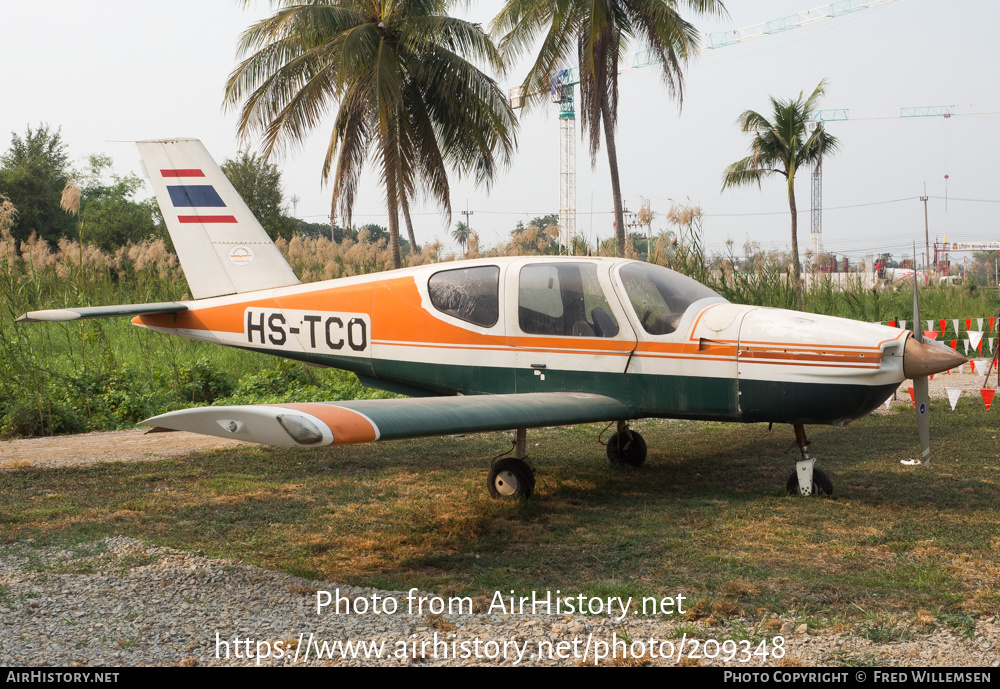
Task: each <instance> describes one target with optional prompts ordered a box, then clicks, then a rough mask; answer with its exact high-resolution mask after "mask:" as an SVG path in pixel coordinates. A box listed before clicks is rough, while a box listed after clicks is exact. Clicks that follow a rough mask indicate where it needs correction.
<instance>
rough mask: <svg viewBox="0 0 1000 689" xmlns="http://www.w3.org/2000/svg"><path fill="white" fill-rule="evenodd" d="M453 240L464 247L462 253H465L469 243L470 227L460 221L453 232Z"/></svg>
mask: <svg viewBox="0 0 1000 689" xmlns="http://www.w3.org/2000/svg"><path fill="white" fill-rule="evenodd" d="M451 238H452V239H454V240H455V241H456V242H458V243H459V244H461V245H462V253H465V247H466V245H467V244H468V243H469V226H468V225H466V224H465V223H464V222H462V221H461V220H459V221H458V222H457V223H455V229H454V230H452V231H451Z"/></svg>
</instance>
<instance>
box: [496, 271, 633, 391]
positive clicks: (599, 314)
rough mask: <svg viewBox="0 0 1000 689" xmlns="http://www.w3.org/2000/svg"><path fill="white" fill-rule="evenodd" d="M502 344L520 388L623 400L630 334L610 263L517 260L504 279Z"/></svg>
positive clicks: (630, 328)
mask: <svg viewBox="0 0 1000 689" xmlns="http://www.w3.org/2000/svg"><path fill="white" fill-rule="evenodd" d="M506 295H507V299H506V302H507V310H506V314H505V315H506V336H507V344H508V345H509V346H510V347H511V348H512V350H513V352H514V361H515V371H514V386H515V390H516V391H517V392H518V393H524V392H594V393H598V394H605V395H608V396H611V397H614V398H616V399H622V400H624V399H626V398H627V388H626V384H625V376H624V370H625V364H626V361H627V359H628V355H629V353H630V352H631V351H632V349H633V347H634V346H635V332H634V331H633V330H632V327H631V326H630V325H629V322H628V319H627V318H626V316H625V313H624V311H623V309H622V306H621V304H620V303H619V301H618V299H617V297H616V296H615V292H614V290H613V289H612V288H611V279H610V264H607V263H604V262H598V261H586V260H580V261H567V260H560V261H547V262H545V261H538V260H532V261H525V262H524V263H521V264H519V265H511V266H510V267H509V269H508V271H507V281H506Z"/></svg>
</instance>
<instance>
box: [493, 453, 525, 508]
mask: <svg viewBox="0 0 1000 689" xmlns="http://www.w3.org/2000/svg"><path fill="white" fill-rule="evenodd" d="M486 489H487V490H489V492H490V497H491V498H494V499H496V498H510V497H519V498H527V497H530V496H531V493H532V491H533V490H535V472H533V471H532V470H531V467H529V466H528V465H527V463H525V462H523V461H522V460H520V459H515V458H514V457H507V458H506V459H501V460H500V461H498V462H496V463H495V464H494V465H493V466H491V467H490V471H489V474H488V476H487V478H486Z"/></svg>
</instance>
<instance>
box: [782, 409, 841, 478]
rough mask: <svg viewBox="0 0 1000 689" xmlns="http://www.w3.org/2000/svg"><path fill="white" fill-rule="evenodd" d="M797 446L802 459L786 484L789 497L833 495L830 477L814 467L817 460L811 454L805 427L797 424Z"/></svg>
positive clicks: (796, 464)
mask: <svg viewBox="0 0 1000 689" xmlns="http://www.w3.org/2000/svg"><path fill="white" fill-rule="evenodd" d="M795 444H796V445H798V446H799V452H801V453H802V459H800V460H799V461H798V462H796V463H795V471H793V472H792V475H791V476H789V477H788V482H787V483H786V484H785V487H786V489H787V490H788V493H789V495H833V483H832V482H831V481H830V477H829V476H827V475H826V473H825V472H824V471H822V470H821V469H817V468H815V466H813V465H814V464H815V463H816V459H815V458H814V457H813V456H812V455H811V454H809V445H810V444H811V443H810V442H809V441H808V440H807V439H806V428H805V426H803V425H802V424H800V423H797V424H795Z"/></svg>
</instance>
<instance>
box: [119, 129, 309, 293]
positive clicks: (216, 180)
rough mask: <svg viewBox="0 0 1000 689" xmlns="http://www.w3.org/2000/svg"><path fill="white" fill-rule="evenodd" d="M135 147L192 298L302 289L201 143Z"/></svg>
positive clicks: (180, 141)
mask: <svg viewBox="0 0 1000 689" xmlns="http://www.w3.org/2000/svg"><path fill="white" fill-rule="evenodd" d="M137 146H138V147H139V155H140V156H141V157H142V164H143V167H144V168H145V170H146V176H147V177H148V178H149V181H150V184H151V185H152V187H153V193H154V194H156V201H157V203H159V205H160V211H161V212H162V213H163V220H164V222H165V223H166V224H167V231H168V232H170V238H171V239H172V240H173V243H174V249H176V251H177V258H178V259H180V262H181V268H182V269H183V270H184V275H185V276H186V277H187V281H188V285H190V287H191V296H193V297H194V298H195V299H205V298H207V297H218V296H222V295H224V294H238V293H241V292H253V291H256V290H261V289H270V288H274V287H285V286H288V285H297V284H299V279H298V278H297V277H296V276H295V273H294V272H293V271H292V268H291V266H289V265H288V262H287V261H286V260H285V258H284V257H283V256H282V255H281V252H280V251H278V247H276V246H275V245H274V242H272V241H271V239H270V237H268V236H267V232H265V231H264V228H263V227H261V225H260V223H259V222H258V221H257V219H256V218H255V217H254V216H253V213H251V212H250V209H249V208H247V205H246V204H245V203H244V202H243V199H241V198H240V195H239V194H238V193H237V192H236V189H234V188H233V185H232V184H231V183H230V182H229V180H228V179H227V178H226V176H225V174H223V172H222V169H221V168H220V167H219V166H218V164H216V162H215V161H214V160H213V159H212V156H210V155H209V153H208V150H206V149H205V146H204V145H202V143H201V141H198V140H197V139H162V140H157V141H139V142H137Z"/></svg>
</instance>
